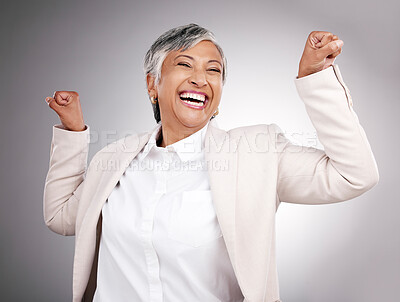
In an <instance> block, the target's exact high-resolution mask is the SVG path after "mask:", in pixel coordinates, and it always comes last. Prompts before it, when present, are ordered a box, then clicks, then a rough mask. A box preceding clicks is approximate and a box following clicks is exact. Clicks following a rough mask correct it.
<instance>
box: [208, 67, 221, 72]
mask: <svg viewBox="0 0 400 302" xmlns="http://www.w3.org/2000/svg"><path fill="white" fill-rule="evenodd" d="M210 71H215V72H221V71H220V70H219V69H215V68H212V69H210Z"/></svg>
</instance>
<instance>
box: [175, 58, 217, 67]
mask: <svg viewBox="0 0 400 302" xmlns="http://www.w3.org/2000/svg"><path fill="white" fill-rule="evenodd" d="M179 57H186V58H189V59H192V60H194V58H193V57H191V56H188V55H179V56H176V57H175V59H174V61H175V60H176V59H177V58H179ZM211 62H217V63H218V64H219V65H221V67H222V64H221V62H220V61H218V60H209V61H208V63H211Z"/></svg>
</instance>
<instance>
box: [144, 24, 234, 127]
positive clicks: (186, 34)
mask: <svg viewBox="0 0 400 302" xmlns="http://www.w3.org/2000/svg"><path fill="white" fill-rule="evenodd" d="M204 40H208V41H211V42H212V43H214V45H215V46H216V47H217V49H218V51H219V53H220V54H221V57H222V61H223V62H222V65H223V66H222V84H223V85H224V84H225V79H226V76H227V66H226V65H227V61H226V58H225V55H224V52H223V51H222V48H221V47H220V46H219V45H218V43H217V40H216V38H215V36H214V34H213V33H212V32H211V31H209V30H208V29H205V28H203V27H201V26H199V25H197V24H194V23H190V24H188V25H182V26H178V27H175V28H172V29H170V30H168V31H166V32H165V33H163V34H162V35H161V36H160V37H159V38H158V39H157V40H156V41H155V42H154V43H153V45H151V47H150V49H149V50H148V51H147V53H146V56H145V58H144V68H143V71H144V73H145V77H147V75H148V74H151V75H152V76H154V77H155V85H156V86H157V85H158V84H159V82H160V79H161V67H162V64H163V62H164V60H165V58H166V56H167V55H168V53H169V52H171V51H174V50H180V49H181V48H183V49H182V51H185V50H187V49H188V48H191V47H194V46H195V45H196V44H197V43H199V42H201V41H204ZM152 105H153V112H154V118H155V120H156V122H157V123H158V122H159V121H160V120H161V116H160V107H159V105H158V102H157V103H156V104H152Z"/></svg>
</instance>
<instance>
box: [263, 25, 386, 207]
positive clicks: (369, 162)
mask: <svg viewBox="0 0 400 302" xmlns="http://www.w3.org/2000/svg"><path fill="white" fill-rule="evenodd" d="M313 33H320V32H313ZM313 33H311V34H310V36H309V40H312V34H313ZM334 37H336V36H333V35H332V36H331V37H330V38H331V42H330V43H332V41H335V40H332V39H334ZM336 39H337V38H336ZM309 40H308V41H309ZM322 40H323V41H324V38H322ZM325 43H328V44H329V40H326V39H325ZM317 44H318V43H317ZM326 45H327V44H325V47H326ZM321 49H323V48H321ZM307 51H309V49H308V50H307V45H306V49H305V52H304V54H303V57H302V62H301V63H300V66H303V67H300V69H299V76H298V77H297V79H295V84H296V88H297V91H298V93H299V96H300V98H301V99H302V100H303V102H304V104H305V108H306V111H307V113H308V115H309V117H310V119H311V122H312V124H313V125H314V127H315V129H316V131H317V135H318V138H319V140H320V142H321V144H322V145H323V146H324V150H320V149H316V148H312V147H303V146H298V145H294V144H292V143H291V142H290V141H289V140H288V139H287V138H286V137H285V135H284V134H283V133H282V131H281V130H280V129H279V127H278V126H276V125H271V126H270V131H271V132H273V133H271V134H272V135H273V136H274V137H275V138H276V141H275V145H276V148H277V151H278V152H279V169H278V171H279V172H278V174H279V175H278V189H277V190H278V197H279V200H280V201H285V202H292V203H302V204H324V203H332V202H339V201H344V200H348V199H351V198H354V197H356V196H359V195H361V194H362V193H364V192H366V191H367V190H369V189H370V188H372V187H373V186H374V185H376V184H377V183H378V180H379V172H378V168H377V165H376V161H375V158H374V155H373V153H372V150H371V147H370V144H369V142H368V139H367V136H366V134H365V132H364V129H363V128H362V126H361V125H360V123H359V120H358V117H357V114H356V113H355V112H354V110H353V102H352V98H351V96H350V92H349V89H348V88H347V86H346V85H345V83H344V81H343V78H342V76H341V74H340V70H339V67H338V66H337V65H329V67H323V68H322V69H321V70H314V71H313V72H310V71H311V70H312V68H311V67H308V68H306V67H305V66H306V65H304V64H303V63H304V62H305V61H307V60H308V62H310V61H311V60H310V58H306V59H304V58H305V54H306V53H307ZM331 51H333V52H336V55H337V54H339V53H340V51H339V52H338V50H335V49H334V47H332V49H331ZM328 58H329V56H328ZM331 63H333V62H331ZM302 64H303V65H302ZM314 66H317V65H314Z"/></svg>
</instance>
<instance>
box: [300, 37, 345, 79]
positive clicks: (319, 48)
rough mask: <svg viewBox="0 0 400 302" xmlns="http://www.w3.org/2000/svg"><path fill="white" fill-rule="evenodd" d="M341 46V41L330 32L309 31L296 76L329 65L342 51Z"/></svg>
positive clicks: (316, 70)
mask: <svg viewBox="0 0 400 302" xmlns="http://www.w3.org/2000/svg"><path fill="white" fill-rule="evenodd" d="M342 46H343V41H342V40H339V38H338V37H337V36H335V35H334V34H332V33H330V32H326V31H313V32H311V33H310V35H309V36H308V38H307V42H306V46H305V47H304V51H303V55H302V57H301V60H300V64H299V74H298V76H297V77H298V78H301V77H304V76H307V75H309V74H312V73H315V72H318V71H321V70H323V69H325V68H328V67H329V66H331V65H332V64H333V62H334V61H335V58H336V57H337V56H338V55H339V54H340V53H341V52H342Z"/></svg>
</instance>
